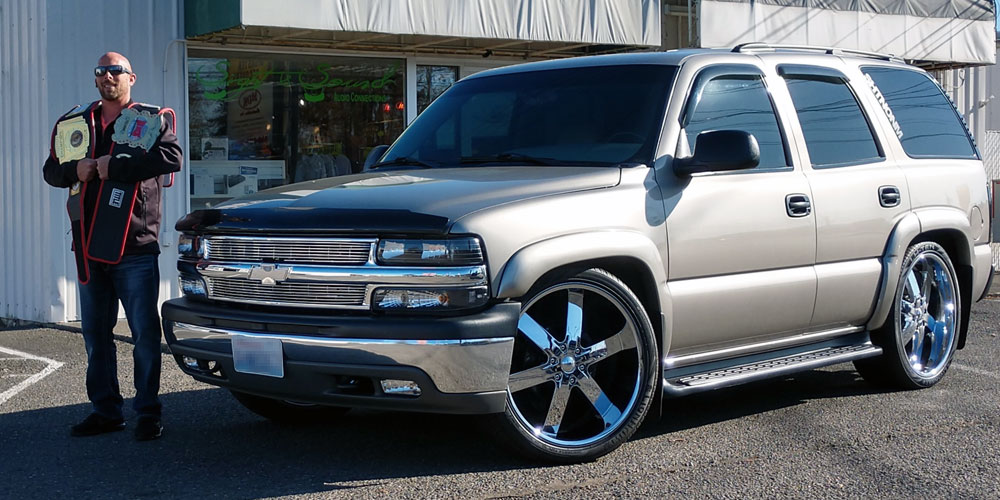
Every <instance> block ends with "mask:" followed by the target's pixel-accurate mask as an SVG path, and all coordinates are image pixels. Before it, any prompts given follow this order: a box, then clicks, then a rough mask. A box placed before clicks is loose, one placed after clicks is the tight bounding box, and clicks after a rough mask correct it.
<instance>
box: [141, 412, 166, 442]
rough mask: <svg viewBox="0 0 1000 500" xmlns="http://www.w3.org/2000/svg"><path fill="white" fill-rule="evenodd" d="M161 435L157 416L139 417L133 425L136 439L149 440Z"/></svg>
mask: <svg viewBox="0 0 1000 500" xmlns="http://www.w3.org/2000/svg"><path fill="white" fill-rule="evenodd" d="M162 435H163V426H162V425H160V418H159V417H139V423H138V424H136V426H135V440H136V441H151V440H153V439H156V438H158V437H160V436H162Z"/></svg>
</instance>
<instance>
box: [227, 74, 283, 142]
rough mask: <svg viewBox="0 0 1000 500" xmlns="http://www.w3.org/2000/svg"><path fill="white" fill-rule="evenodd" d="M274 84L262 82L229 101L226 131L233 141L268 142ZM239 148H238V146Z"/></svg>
mask: <svg viewBox="0 0 1000 500" xmlns="http://www.w3.org/2000/svg"><path fill="white" fill-rule="evenodd" d="M273 87H274V85H273V84H271V83H262V84H260V86H258V87H255V88H248V89H245V90H243V91H242V92H240V93H239V95H238V96H237V97H236V99H233V100H231V101H229V103H228V105H229V113H228V114H227V124H226V131H227V132H228V134H229V138H230V139H231V140H233V141H235V142H243V143H246V142H261V143H266V142H268V134H269V132H270V130H271V116H272V114H273V112H274V89H273ZM238 149H239V148H238Z"/></svg>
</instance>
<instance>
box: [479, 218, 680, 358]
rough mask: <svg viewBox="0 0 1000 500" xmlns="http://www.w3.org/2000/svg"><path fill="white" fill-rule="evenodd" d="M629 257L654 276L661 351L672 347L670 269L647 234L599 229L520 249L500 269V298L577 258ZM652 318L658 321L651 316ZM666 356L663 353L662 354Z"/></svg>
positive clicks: (520, 293)
mask: <svg viewBox="0 0 1000 500" xmlns="http://www.w3.org/2000/svg"><path fill="white" fill-rule="evenodd" d="M621 257H627V258H632V259H635V260H638V261H640V262H642V263H643V264H645V267H646V269H647V271H648V272H649V274H650V276H651V277H652V278H653V281H654V284H655V287H656V295H657V300H658V301H659V306H660V318H659V321H660V328H661V331H662V332H663V335H662V338H661V339H660V341H661V344H663V345H661V346H660V352H661V354H662V353H666V352H668V349H669V347H670V338H671V323H670V321H669V318H671V317H673V314H672V312H673V309H672V302H671V300H670V297H669V295H668V294H667V292H666V289H667V287H666V285H667V273H666V269H665V267H664V264H663V259H662V257H661V254H660V252H659V250H658V248H657V247H656V244H655V243H653V242H652V241H651V240H650V239H649V238H647V237H646V236H644V235H642V234H640V233H635V232H626V231H598V232H588V233H576V234H569V235H565V236H558V237H555V238H551V239H548V240H544V241H539V242H537V243H533V244H531V245H529V246H526V247H524V248H522V249H520V250H518V251H517V252H516V253H515V254H514V255H513V256H512V257H511V258H510V260H508V261H507V263H506V264H504V267H503V269H502V270H501V271H500V272H499V273H498V276H499V279H498V280H497V281H498V284H497V285H495V286H496V296H497V297H498V298H509V299H514V298H519V297H522V296H523V295H524V294H526V293H528V291H529V290H530V289H531V287H532V286H533V285H534V284H535V283H536V282H538V280H539V279H541V278H542V276H544V275H545V273H547V272H549V271H551V270H553V269H556V268H559V267H565V266H566V265H567V264H572V263H575V262H585V261H589V260H595V259H606V258H621ZM650 321H657V319H656V318H653V317H650ZM661 359H662V356H661Z"/></svg>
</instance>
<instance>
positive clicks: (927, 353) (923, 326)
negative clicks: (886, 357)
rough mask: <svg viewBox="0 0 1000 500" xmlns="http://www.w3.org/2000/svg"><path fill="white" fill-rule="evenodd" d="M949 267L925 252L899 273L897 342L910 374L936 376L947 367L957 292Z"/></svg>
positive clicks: (955, 321) (938, 257)
mask: <svg viewBox="0 0 1000 500" xmlns="http://www.w3.org/2000/svg"><path fill="white" fill-rule="evenodd" d="M953 275H954V272H953V271H952V270H951V266H950V265H949V264H948V263H946V262H945V261H944V259H943V258H942V257H941V256H940V255H939V254H938V253H937V252H932V251H927V252H923V253H920V254H918V255H917V256H916V258H914V259H913V260H912V262H911V263H910V266H909V267H908V268H907V269H905V270H904V272H903V276H902V278H903V280H904V281H903V283H902V290H901V292H902V293H900V294H899V302H898V304H897V312H896V314H897V315H898V316H897V317H898V318H899V322H898V325H899V327H898V328H897V332H898V333H897V334H898V336H899V338H898V342H899V345H900V346H901V347H902V348H903V354H904V356H905V357H906V360H907V362H908V363H909V366H910V369H911V370H912V372H913V374H914V375H916V376H917V377H920V378H923V379H933V378H935V377H937V376H938V375H939V374H940V373H941V372H942V371H943V370H944V369H945V368H947V366H948V362H949V361H950V360H951V355H952V352H953V350H954V346H955V335H956V334H957V331H958V319H957V318H958V316H957V315H958V295H957V290H956V283H955V280H954V278H953Z"/></svg>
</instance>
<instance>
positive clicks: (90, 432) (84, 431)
mask: <svg viewBox="0 0 1000 500" xmlns="http://www.w3.org/2000/svg"><path fill="white" fill-rule="evenodd" d="M124 428H125V420H122V419H113V418H108V417H105V416H104V415H98V414H97V413H91V414H90V415H88V416H87V418H85V419H83V422H80V423H79V424H76V425H74V426H73V427H72V428H70V431H69V435H70V436H74V437H83V436H96V435H98V434H104V433H106V432H115V431H120V430H122V429H124Z"/></svg>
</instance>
